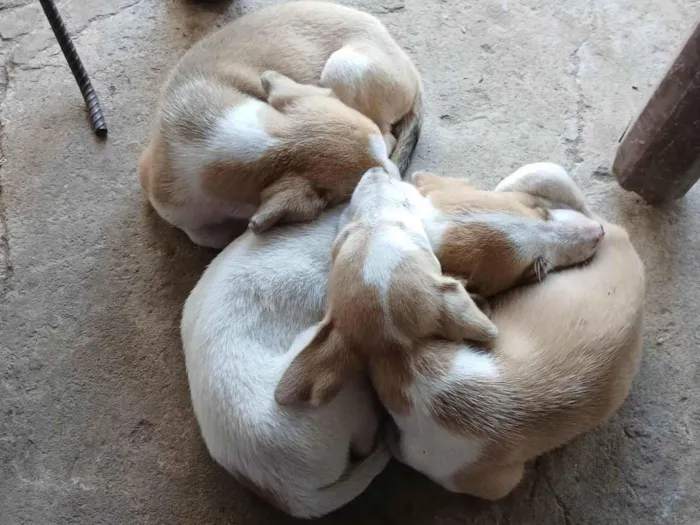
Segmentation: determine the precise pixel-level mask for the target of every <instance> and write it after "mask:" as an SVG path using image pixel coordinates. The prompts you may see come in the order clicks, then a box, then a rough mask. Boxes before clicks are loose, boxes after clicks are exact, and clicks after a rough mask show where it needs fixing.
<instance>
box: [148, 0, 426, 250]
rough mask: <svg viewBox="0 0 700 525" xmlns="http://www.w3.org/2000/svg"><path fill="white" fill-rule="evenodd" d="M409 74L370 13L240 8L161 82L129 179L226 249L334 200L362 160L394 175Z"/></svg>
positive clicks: (416, 114)
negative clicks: (241, 229) (240, 237)
mask: <svg viewBox="0 0 700 525" xmlns="http://www.w3.org/2000/svg"><path fill="white" fill-rule="evenodd" d="M421 100H422V84H421V79H420V76H419V74H418V72H417V70H416V68H415V67H414V65H413V63H412V62H411V60H410V59H409V57H408V56H407V55H406V53H405V52H404V51H403V50H402V49H401V48H400V47H399V46H398V44H397V43H396V42H395V41H394V40H393V38H392V37H391V36H390V35H389V33H388V32H387V30H386V28H385V27H384V26H383V25H382V24H381V23H380V22H379V20H377V19H376V18H375V17H373V16H371V15H369V14H366V13H362V12H359V11H356V10H353V9H350V8H347V7H343V6H340V5H336V4H332V3H326V2H288V3H282V4H277V5H274V6H272V7H269V8H266V9H262V10H260V11H258V12H255V13H252V14H249V15H246V16H244V17H242V18H240V19H239V20H236V21H234V22H233V23H231V24H229V25H227V26H226V27H224V28H222V29H221V30H219V31H217V32H215V33H213V34H211V35H209V36H208V37H206V38H204V39H203V40H201V41H200V42H199V43H197V44H196V45H195V46H194V47H192V49H190V50H189V51H188V52H187V54H185V56H184V57H183V58H182V59H181V61H180V63H179V64H178V65H177V66H176V67H175V69H174V71H173V72H172V73H171V75H170V77H169V79H168V81H167V82H166V85H165V87H164V89H163V92H162V96H161V101H160V107H159V110H158V114H157V116H156V121H155V125H154V127H153V130H152V133H151V139H150V143H149V144H148V146H147V147H146V149H145V150H144V152H143V154H142V156H141V159H140V161H139V179H140V182H141V186H142V188H143V190H144V191H145V193H146V195H147V196H148V198H149V200H150V202H151V204H152V205H153V207H154V208H155V209H156V211H157V212H158V213H159V214H160V215H161V216H162V217H163V218H164V219H165V220H166V221H168V222H169V223H171V224H173V225H175V226H177V227H178V228H180V229H182V230H184V231H185V232H186V233H187V235H188V236H189V237H190V239H191V240H192V241H193V242H195V243H196V244H199V245H202V246H208V247H213V248H222V247H224V246H226V245H227V244H228V243H229V242H230V241H231V239H232V238H233V237H234V235H235V224H236V222H237V221H239V220H241V219H245V220H249V221H250V222H249V226H250V228H251V229H252V230H253V231H254V232H256V233H261V232H263V231H265V230H267V229H269V228H270V227H272V226H273V225H274V224H276V223H277V222H290V221H309V220H312V219H315V218H316V217H318V215H319V214H320V213H321V211H322V210H324V209H325V208H326V207H328V206H333V205H335V204H338V203H340V202H343V201H345V200H347V199H348V198H349V197H350V195H351V194H352V191H353V189H354V187H355V185H356V184H357V182H358V180H359V179H360V177H361V176H362V174H363V173H364V172H365V171H367V170H368V169H369V168H371V167H373V166H381V167H383V168H384V169H386V170H388V171H390V172H392V173H394V174H397V173H398V172H397V166H398V170H399V171H401V172H402V173H403V172H405V170H406V168H407V166H408V163H409V162H410V158H411V155H412V152H413V149H414V147H415V144H416V142H417V140H418V134H419V131H420V125H421V119H422V105H421Z"/></svg>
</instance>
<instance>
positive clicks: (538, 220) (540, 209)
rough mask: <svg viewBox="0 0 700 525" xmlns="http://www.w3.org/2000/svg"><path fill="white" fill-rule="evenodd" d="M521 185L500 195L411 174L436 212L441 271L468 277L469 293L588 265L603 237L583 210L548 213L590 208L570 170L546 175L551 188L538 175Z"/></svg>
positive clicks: (432, 221) (432, 227)
mask: <svg viewBox="0 0 700 525" xmlns="http://www.w3.org/2000/svg"><path fill="white" fill-rule="evenodd" d="M511 180H512V179H511ZM517 181H518V183H517V191H511V188H512V186H509V185H508V184H505V185H503V186H502V187H501V188H500V189H499V191H480V190H477V189H475V188H474V187H473V186H472V185H471V184H470V183H469V182H468V181H465V180H462V179H453V178H447V177H439V176H437V175H434V174H432V173H427V172H418V173H415V174H414V175H413V182H414V184H415V185H416V186H417V188H418V189H419V191H420V192H421V193H422V194H423V195H425V196H426V197H427V198H428V199H429V201H430V202H431V204H432V205H433V206H434V207H435V209H436V210H437V212H436V214H435V216H434V217H429V219H428V221H427V222H428V224H427V226H426V227H427V229H428V231H432V232H433V234H432V239H431V240H432V241H433V244H434V247H435V251H436V253H437V255H438V258H439V259H440V262H441V263H442V266H443V271H445V272H448V273H454V274H458V275H463V276H466V277H467V278H468V279H469V289H470V290H471V291H474V292H477V293H479V294H482V295H485V296H491V295H495V294H497V293H500V292H502V291H505V290H507V289H508V288H510V287H512V286H515V285H517V284H522V283H527V282H533V281H536V280H541V279H542V278H544V277H545V276H546V274H547V272H548V271H550V270H551V269H554V268H560V267H565V266H570V265H572V264H577V263H581V262H584V261H586V260H587V259H589V258H590V257H592V256H593V254H594V253H595V251H596V249H597V247H598V245H599V243H600V240H601V239H602V237H603V234H604V232H603V228H602V226H601V225H600V224H599V223H597V222H596V221H594V220H592V219H590V218H589V217H587V216H586V215H584V214H583V213H581V211H578V210H575V209H551V207H552V206H555V205H566V204H575V205H577V206H579V209H580V210H585V203H583V199H582V197H580V196H579V195H578V194H576V193H574V192H573V191H572V189H576V190H578V188H576V186H575V184H574V183H573V182H572V181H571V179H569V178H568V176H567V175H566V172H563V176H562V174H561V173H559V174H558V175H557V176H556V177H548V178H547V179H546V183H543V182H542V178H540V177H539V176H538V175H537V174H536V173H534V174H533V175H531V176H529V177H520V176H519V177H518V179H517ZM529 191H532V193H530V192H529ZM562 203H564V204H562Z"/></svg>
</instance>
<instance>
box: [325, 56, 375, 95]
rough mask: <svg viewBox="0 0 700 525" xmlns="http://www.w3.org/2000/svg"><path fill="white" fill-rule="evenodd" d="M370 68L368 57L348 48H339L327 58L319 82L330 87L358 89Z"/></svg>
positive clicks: (370, 63)
mask: <svg viewBox="0 0 700 525" xmlns="http://www.w3.org/2000/svg"><path fill="white" fill-rule="evenodd" d="M371 67H372V61H371V60H370V59H369V57H367V56H366V55H363V54H362V53H360V52H358V51H356V50H354V49H353V48H352V47H350V46H345V47H341V48H340V49H339V50H338V51H336V52H335V53H333V54H332V55H331V56H330V57H329V58H328V61H327V62H326V66H325V67H324V68H323V73H322V74H321V82H322V83H324V84H328V85H329V86H331V87H334V86H336V87H338V86H343V87H350V88H353V87H359V86H358V85H359V84H360V83H361V82H362V79H363V78H364V76H365V75H366V74H367V72H368V71H369V69H370V68H371Z"/></svg>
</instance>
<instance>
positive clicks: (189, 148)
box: [172, 100, 279, 197]
mask: <svg viewBox="0 0 700 525" xmlns="http://www.w3.org/2000/svg"><path fill="white" fill-rule="evenodd" d="M265 108H267V105H266V104H264V103H263V102H260V101H259V100H248V101H246V102H244V103H243V104H240V105H238V106H236V107H234V108H231V109H230V110H228V111H227V112H226V113H225V114H224V115H223V116H222V117H221V118H220V119H219V121H218V122H217V124H216V126H215V127H214V128H213V129H212V130H211V131H210V133H209V136H208V137H207V139H206V141H205V143H204V144H201V143H195V142H192V141H188V140H183V141H181V142H176V143H174V144H173V148H172V158H173V169H174V171H175V172H176V173H177V174H178V176H179V177H180V179H181V181H182V182H183V183H184V184H183V187H182V189H183V191H184V192H186V194H187V195H188V196H190V197H191V196H193V195H198V194H199V191H200V190H199V176H200V174H201V172H202V170H203V169H204V168H205V167H206V166H209V165H211V164H213V163H216V162H222V161H237V162H249V163H252V162H255V161H257V160H259V159H260V158H261V157H262V156H263V155H264V154H265V153H266V152H267V151H269V150H270V149H271V148H273V147H275V146H276V145H277V144H278V143H279V140H278V139H275V138H274V137H271V136H270V135H269V134H268V133H267V131H265V127H264V126H263V123H262V120H261V119H260V111H261V110H263V109H265Z"/></svg>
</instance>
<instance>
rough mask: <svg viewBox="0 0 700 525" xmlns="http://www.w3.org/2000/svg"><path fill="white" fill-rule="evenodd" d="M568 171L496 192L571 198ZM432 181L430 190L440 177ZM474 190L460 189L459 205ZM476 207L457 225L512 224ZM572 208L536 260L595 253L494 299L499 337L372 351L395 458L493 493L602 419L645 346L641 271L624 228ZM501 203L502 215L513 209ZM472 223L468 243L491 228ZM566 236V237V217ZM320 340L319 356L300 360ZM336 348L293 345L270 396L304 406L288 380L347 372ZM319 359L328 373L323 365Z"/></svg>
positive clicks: (531, 169) (449, 482)
mask: <svg viewBox="0 0 700 525" xmlns="http://www.w3.org/2000/svg"><path fill="white" fill-rule="evenodd" d="M528 173H529V176H527V174H528ZM538 174H539V175H538ZM565 176H566V174H565V172H563V170H560V168H558V167H556V166H552V165H544V167H543V165H535V166H528V167H526V169H525V170H524V171H520V172H516V174H514V176H513V177H512V178H510V179H506V180H505V181H504V182H503V183H502V184H501V185H499V189H500V190H502V191H503V192H504V193H503V195H502V197H503V198H504V199H516V200H517V201H520V199H522V195H521V194H519V192H511V191H509V190H510V189H517V190H527V189H528V186H529V187H530V188H532V190H533V193H532V194H530V195H531V196H534V197H536V198H538V199H539V198H542V199H545V200H551V201H552V202H556V201H558V202H564V201H566V202H568V204H570V205H576V200H577V198H576V197H575V195H574V194H573V193H569V194H567V195H565V196H566V199H564V201H562V200H561V196H562V195H563V194H564V193H566V192H565V191H563V190H565V187H566V185H569V184H570V185H571V186H572V187H573V183H572V182H571V181H570V179H568V177H565ZM564 177H565V178H564ZM557 179H560V180H559V181H558V182H557ZM430 180H431V182H432V184H434V186H435V187H434V188H433V191H437V185H438V184H439V179H438V178H437V177H435V176H432V178H430ZM527 181H530V182H529V183H528V182H527ZM447 182H448V186H449V188H450V190H449V194H451V195H454V196H456V194H455V191H456V188H455V184H454V182H453V181H447ZM552 183H554V188H550V190H551V189H556V191H554V192H548V191H547V186H548V185H549V184H552ZM473 191H475V190H474V189H473V188H467V189H465V190H464V192H463V193H464V195H463V197H464V198H465V201H468V200H469V197H470V196H469V195H468V193H471V192H473ZM562 191H563V193H562ZM453 202H457V201H456V200H455V201H453ZM479 202H480V203H484V204H480V205H479V206H477V207H476V208H475V207H472V208H471V209H470V210H467V209H465V208H461V209H460V213H459V214H454V215H453V217H454V216H459V215H463V216H465V218H464V223H465V224H466V225H467V227H468V229H472V230H473V229H474V228H473V227H474V223H472V224H469V221H470V220H473V219H474V218H477V217H479V214H480V213H482V214H483V213H484V212H485V211H487V212H488V214H489V216H486V217H484V216H482V217H481V219H483V222H482V223H481V224H482V226H481V228H484V229H488V228H493V227H494V226H495V227H496V229H497V230H502V229H503V225H504V224H511V225H513V224H515V223H514V222H513V223H504V222H502V220H501V219H496V218H495V217H493V216H492V215H491V214H493V215H503V213H502V212H496V209H495V208H494V207H493V205H488V206H487V205H486V204H485V203H486V202H487V199H486V198H485V197H484V196H482V197H480V199H479ZM496 202H498V200H497V201H496ZM502 202H505V201H502ZM535 202H537V201H535ZM576 207H577V209H578V211H575V210H566V214H565V215H564V216H562V217H561V218H562V220H563V222H568V221H571V220H572V219H574V217H576V219H574V220H575V222H576V224H578V225H579V229H578V233H577V234H576V235H574V236H572V237H570V238H569V239H568V241H567V242H566V243H563V244H562V242H561V241H562V239H561V238H559V237H558V236H557V235H554V236H551V235H545V236H544V237H540V236H532V237H530V239H533V240H537V239H545V240H547V241H548V242H549V243H550V246H549V247H547V248H546V249H545V250H544V255H539V256H538V257H546V258H547V260H548V262H549V263H550V264H551V263H552V259H551V258H550V257H551V255H552V254H556V253H561V252H560V248H561V246H569V248H571V247H573V246H576V245H578V247H579V250H578V252H576V253H578V261H577V260H576V259H577V257H576V256H574V255H573V254H568V255H566V256H565V257H564V259H563V260H564V261H565V262H566V263H567V264H573V263H576V262H580V261H582V260H585V259H587V258H588V257H590V256H591V255H592V254H593V252H594V251H595V250H596V249H599V250H600V251H601V252H602V253H598V255H597V256H596V257H595V258H594V259H593V261H592V262H591V263H590V265H589V266H587V267H584V268H579V269H571V270H569V271H566V272H562V273H559V274H556V275H554V276H552V277H550V278H549V279H548V280H547V281H545V283H543V284H541V285H538V286H535V287H529V288H526V289H521V290H519V291H514V292H512V293H511V294H508V295H506V296H505V297H504V298H502V299H499V300H498V302H497V303H496V306H495V310H494V313H493V317H492V320H493V321H494V322H495V324H496V326H497V327H498V329H499V332H500V333H499V335H498V337H497V338H496V340H495V342H494V344H493V349H492V350H491V351H487V350H485V349H484V348H483V347H481V346H479V345H477V344H469V343H455V342H450V341H445V340H437V339H433V340H423V341H421V342H418V343H417V344H415V345H413V347H411V348H410V349H408V351H407V349H406V347H403V348H394V347H390V346H389V347H386V348H385V349H384V351H382V349H379V348H373V349H372V351H373V354H372V356H371V358H370V360H369V368H370V375H371V378H372V382H373V384H374V387H375V389H376V390H377V393H378V395H379V397H380V399H381V401H382V403H383V404H384V405H385V407H386V408H387V409H388V410H389V412H390V414H391V415H392V417H393V419H394V421H395V423H396V425H397V427H398V436H397V439H396V443H395V445H394V448H395V455H396V456H397V458H398V459H400V460H401V461H403V462H405V463H407V464H408V465H411V466H413V467H414V468H416V469H417V470H419V471H421V472H423V473H425V474H426V475H428V476H429V477H431V478H432V479H434V480H435V481H437V482H438V483H440V484H442V485H443V486H444V487H446V488H448V489H450V490H453V491H458V492H464V493H468V494H473V495H476V496H480V497H484V498H489V499H495V498H499V497H502V496H504V495H506V494H507V493H508V492H510V491H511V490H512V489H513V488H514V487H515V485H516V484H517V483H518V482H519V480H520V478H521V476H522V473H523V468H524V464H525V462H526V461H527V460H529V459H531V458H533V457H535V456H537V455H539V454H542V453H544V452H546V451H547V450H550V449H551V448H554V447H556V446H559V445H561V444H563V443H565V442H567V441H569V440H571V439H572V438H573V437H575V436H576V435H578V434H580V433H581V432H583V431H585V430H587V429H589V428H591V427H593V426H595V425H597V424H599V423H600V422H602V421H604V420H605V419H606V418H607V417H609V415H610V414H611V413H612V412H613V411H614V410H615V409H616V408H617V407H618V406H619V404H620V403H621V402H622V400H623V399H624V397H625V396H626V394H627V391H628V390H629V387H630V384H631V381H632V379H633V377H634V375H635V372H636V368H637V363H638V360H639V354H640V349H641V311H642V303H643V295H644V278H643V268H642V265H641V262H640V261H639V258H638V257H637V255H636V252H635V251H634V249H633V248H632V246H631V244H630V243H629V240H628V238H627V235H626V233H625V232H624V230H622V229H621V228H619V227H616V226H613V225H608V231H609V232H608V236H607V237H606V238H605V240H603V241H602V242H601V239H602V238H603V236H602V231H601V229H600V227H599V225H598V224H597V223H596V221H593V220H592V219H588V218H585V215H583V213H581V212H584V211H587V210H586V208H585V206H584V205H583V202H580V203H579V204H578V205H576ZM509 208H510V209H507V208H506V210H505V214H506V215H507V214H511V213H513V210H514V209H515V208H514V207H512V206H511V207H509ZM467 211H468V212H469V213H466V212H467ZM437 215H438V216H440V215H442V214H441V213H440V214H437ZM557 215H558V212H557V210H555V211H554V212H553V213H552V217H550V218H549V219H548V220H544V219H540V221H543V220H544V222H553V223H556V222H557V221H558V220H559V219H558V218H557ZM581 217H583V219H581ZM441 220H442V219H441ZM521 223H522V221H521ZM476 230H477V233H476V235H477V237H475V239H476V238H478V236H479V235H481V239H482V241H483V240H484V239H487V238H488V237H489V236H490V235H493V232H491V233H489V234H479V228H477V229H476ZM446 231H449V230H448V228H443V232H442V233H441V234H440V235H439V241H438V242H440V243H442V244H441V247H442V249H445V248H448V247H449V246H446V244H445V243H447V242H449V238H450V237H449V236H446V235H444V234H445V232H446ZM529 231H530V230H529V228H525V229H520V230H517V229H516V230H514V232H515V233H514V235H513V236H512V237H511V238H510V239H511V241H512V240H520V241H522V239H523V238H524V237H523V235H524V234H526V233H528V232H529ZM563 231H568V232H569V233H572V232H573V230H571V229H570V228H569V226H568V225H567V227H566V228H564V230H563ZM499 235H500V232H499ZM478 246H479V244H475V245H474V248H475V249H476V248H478ZM533 246H539V249H542V247H545V246H547V244H546V243H545V244H538V242H534V243H533ZM524 247H525V245H524V244H523V245H519V246H518V245H516V246H515V247H514V248H513V247H511V248H510V249H509V250H508V251H507V252H504V253H501V256H500V259H494V264H495V262H496V261H498V260H503V258H504V257H505V260H507V261H511V262H512V261H514V260H517V259H516V258H512V257H510V256H509V255H508V254H511V253H515V254H518V253H523V252H522V250H523V248H524ZM552 248H553V249H552ZM436 251H437V250H436ZM525 252H527V250H525ZM469 261H470V259H467V260H466V261H465V262H467V263H469ZM555 265H556V263H555ZM548 266H549V265H548ZM516 267H519V265H517V264H516ZM494 268H496V269H497V267H492V268H490V269H489V268H488V267H483V268H482V269H481V270H480V271H485V272H486V273H488V272H489V271H492V270H493V269H494ZM464 269H465V271H466V273H467V274H469V275H470V277H471V279H472V281H475V282H476V284H477V285H480V284H481V286H485V287H486V288H488V286H491V285H492V283H493V282H494V281H493V279H491V278H487V279H486V280H485V281H483V282H484V283H485V284H482V281H481V279H480V271H477V272H475V271H474V270H473V269H472V268H466V267H465V268H464ZM563 291H565V293H563ZM591 298H592V299H593V300H592V301H591V300H590V299H591ZM589 301H590V302H589ZM318 337H319V336H318V335H317V336H316V339H318ZM312 341H313V340H312ZM319 348H320V349H322V350H324V351H325V352H326V353H325V354H324V355H321V356H314V355H305V353H307V352H309V353H311V352H316V351H317V350H318V349H319ZM333 348H337V347H333V346H329V345H325V346H324V345H318V344H316V345H313V344H312V345H310V346H308V347H307V348H306V349H305V350H302V352H301V353H300V354H299V355H298V356H297V358H296V359H295V360H294V361H292V364H291V365H290V368H289V369H288V370H287V371H286V372H285V374H284V375H283V376H282V379H281V382H280V386H278V391H277V394H278V395H277V399H278V401H280V400H281V401H283V402H286V401H288V400H290V401H291V402H293V403H294V402H298V400H301V401H302V402H303V401H304V400H305V399H304V396H303V395H302V396H298V395H295V394H294V390H295V388H296V389H301V391H305V390H308V389H309V388H311V389H312V390H313V389H314V388H315V385H316V384H317V383H319V382H320V383H322V384H327V383H329V382H332V381H333V380H334V379H333V378H334V376H340V377H341V378H344V377H348V374H347V372H345V371H344V370H343V367H345V366H347V364H348V362H350V363H351V365H352V360H349V359H347V358H344V357H342V356H340V357H339V356H333V355H328V354H327V353H328V350H329V349H333ZM319 363H323V364H325V368H319V366H318V364H319ZM280 392H282V393H283V394H284V396H282V397H281V396H280V395H279V394H280Z"/></svg>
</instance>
